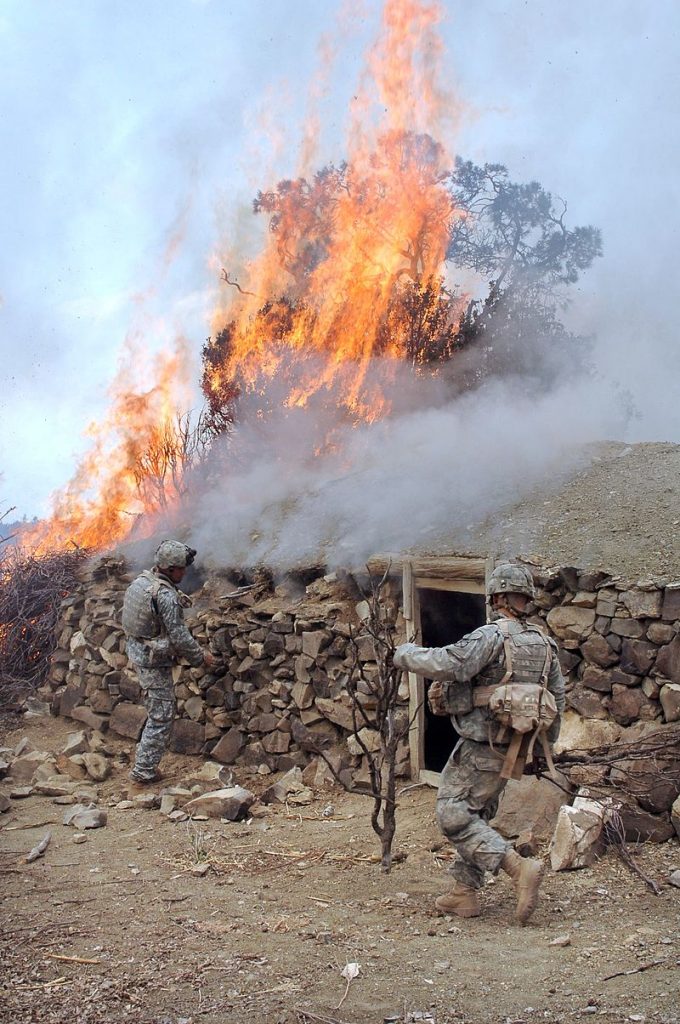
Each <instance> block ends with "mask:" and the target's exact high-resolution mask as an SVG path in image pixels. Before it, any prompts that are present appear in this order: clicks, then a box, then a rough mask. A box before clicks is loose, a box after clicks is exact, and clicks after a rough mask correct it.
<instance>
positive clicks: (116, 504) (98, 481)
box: [23, 0, 462, 551]
mask: <svg viewBox="0 0 680 1024" xmlns="http://www.w3.org/2000/svg"><path fill="white" fill-rule="evenodd" d="M440 14H441V5H440V3H439V2H426V0H385V4H384V11H383V22H382V33H381V37H380V39H379V41H378V43H377V44H376V45H375V46H374V47H373V49H372V50H371V52H370V54H369V56H368V62H367V71H366V74H365V76H364V83H363V85H362V87H361V89H360V90H359V91H358V93H357V95H356V96H355V97H354V99H353V102H352V108H351V118H350V122H351V127H350V137H349V142H348V144H347V154H348V155H347V162H346V163H344V164H341V165H340V166H338V167H333V166H331V167H329V168H326V169H324V171H323V172H319V173H317V174H316V175H314V176H313V177H312V178H311V179H309V180H308V179H307V178H303V177H300V178H298V179H297V180H295V181H291V182H287V183H282V184H281V185H279V187H278V189H277V190H276V191H274V192H269V193H265V194H260V196H259V197H258V201H257V203H258V206H259V209H260V210H261V211H262V212H264V213H265V214H266V215H268V216H269V218H270V232H269V234H268V237H267V241H266V244H265V246H264V250H263V252H262V254H261V256H260V257H259V258H258V259H256V260H255V261H254V262H253V263H252V264H251V265H250V266H249V267H248V268H247V269H248V284H247V285H246V286H245V287H244V288H243V289H241V288H240V286H239V288H238V294H236V292H235V291H234V290H232V289H231V288H230V290H229V292H228V293H227V292H226V290H225V291H224V297H225V300H226V298H227V295H228V301H226V302H225V304H224V306H222V307H220V308H219V309H218V310H216V312H215V314H214V317H213V329H214V332H216V333H219V332H221V331H223V329H224V328H225V327H226V328H227V331H228V335H229V336H228V345H226V347H225V348H224V352H223V353H221V352H220V353H218V355H219V358H214V359H212V361H207V362H206V373H205V377H204V381H203V386H204V391H205V392H206V393H207V394H208V395H209V396H210V394H213V395H216V396H228V397H232V398H233V397H234V396H237V395H239V394H244V393H248V392H250V393H252V394H253V395H255V396H263V399H264V403H263V407H264V406H266V405H270V406H271V405H272V404H277V405H281V404H283V407H284V408H286V407H287V408H291V407H295V406H304V405H306V404H307V403H309V401H310V400H311V399H312V397H313V396H320V397H321V398H324V399H329V398H330V399H331V400H332V401H334V402H335V403H336V404H337V406H338V407H339V408H340V409H341V410H342V411H343V412H344V413H345V415H346V416H347V418H348V419H349V420H350V421H357V420H363V421H370V420H373V419H376V418H377V417H380V416H384V415H385V414H386V413H387V412H388V411H389V408H390V400H389V397H388V392H389V388H386V387H385V385H386V384H388V383H389V382H390V381H391V380H392V379H393V378H394V374H395V371H396V367H397V365H399V364H401V363H403V362H405V361H409V362H410V363H411V364H412V365H413V366H414V367H416V368H418V367H419V366H420V365H422V363H423V362H424V358H423V355H422V347H419V346H421V341H420V340H419V335H420V334H422V333H423V332H424V333H427V329H428V323H430V322H432V321H434V319H435V318H436V317H437V316H439V317H440V318H441V315H442V314H441V308H442V303H441V296H442V294H444V293H443V291H442V288H443V277H444V269H443V268H444V261H445V255H446V249H447V244H448V241H449V238H450V236H451V230H452V227H453V225H454V223H455V221H456V219H457V218H458V217H460V216H461V213H460V211H459V210H457V209H456V207H455V204H454V202H453V199H452V196H451V194H450V191H449V190H448V189H447V185H446V173H447V171H448V170H449V169H450V168H451V166H452V160H451V158H450V155H449V154H448V153H447V152H446V150H445V149H444V147H443V146H442V145H441V144H440V143H439V142H435V137H438V136H439V134H440V131H439V129H440V127H441V123H442V119H443V118H444V116H450V114H451V110H452V109H453V110H454V113H455V109H454V108H453V107H452V105H451V104H450V101H449V100H448V99H447V98H445V97H443V95H442V93H441V91H440V89H439V88H438V85H437V80H438V70H439V58H440V56H441V47H440V43H439V39H438V36H437V24H438V22H439V20H440ZM447 105H448V107H449V109H447ZM316 125H317V122H316V120H314V119H312V120H310V122H309V125H308V129H307V131H306V133H305V137H304V139H303V143H302V147H301V157H300V159H301V170H304V171H305V172H306V171H307V164H308V162H309V161H310V159H311V158H312V154H313V153H314V152H316V139H315V135H316V132H317V130H318V129H317V127H316ZM178 232H179V233H178V234H177V236H173V238H172V240H171V244H170V245H169V246H168V254H167V259H168V261H169V259H171V258H172V254H173V252H174V251H175V249H176V246H177V244H178V242H179V240H180V236H181V224H180V226H179V229H178ZM228 283H229V284H233V282H232V281H231V280H230V281H229V282H228ZM409 289H410V291H409ZM447 295H448V293H447ZM405 296H406V297H407V298H408V297H409V296H410V298H411V299H412V300H413V301H412V302H411V308H410V312H408V311H405V310H406V303H405V301H402V300H404V297H405ZM460 308H462V305H461V306H460V307H458V306H457V305H456V303H455V301H454V300H453V299H451V297H450V296H448V304H446V312H445V314H444V315H445V316H448V317H449V319H450V321H451V323H453V324H455V323H456V322H457V315H458V312H459V309H460ZM135 358H136V357H135V354H134V352H131V354H130V358H129V360H128V365H129V366H133V365H134V363H135ZM186 366H188V360H185V359H184V356H183V352H182V349H181V347H180V348H178V350H177V351H176V352H175V353H173V354H170V355H164V356H161V357H159V358H158V361H157V365H156V367H155V371H154V378H153V379H155V381H156V383H155V384H154V385H153V386H152V387H150V388H148V389H146V390H141V389H140V388H139V387H135V386H134V385H133V383H132V382H131V379H130V372H129V370H128V371H121V372H120V373H119V375H118V378H117V380H116V382H115V384H114V387H113V389H112V398H113V401H112V407H111V410H110V412H109V414H108V415H107V416H106V418H105V419H104V420H103V422H101V423H98V424H96V425H94V426H93V427H92V428H91V429H90V436H91V438H92V446H91V449H90V451H89V452H88V454H87V455H86V456H84V457H83V459H82V460H81V462H80V464H79V466H78V468H77V472H76V474H75V476H74V477H73V479H72V480H71V482H70V483H69V484H68V485H67V486H66V487H65V488H64V489H63V490H62V491H60V492H59V493H58V494H57V495H56V496H55V498H54V505H53V508H54V511H53V515H52V517H51V519H50V521H49V522H48V523H46V524H41V526H40V527H39V528H37V529H36V531H33V533H32V535H30V534H29V535H28V536H26V535H25V536H24V538H23V540H24V542H26V543H27V544H28V545H29V546H32V547H33V548H34V550H35V549H37V550H38V551H47V550H50V549H53V548H55V547H62V546H64V545H66V544H68V543H75V544H77V545H79V546H81V547H84V548H88V549H89V548H93V549H101V548H105V547H107V546H110V545H112V544H115V543H117V542H119V541H121V540H122V539H124V538H125V537H127V536H129V534H130V533H131V531H132V529H133V528H135V526H136V524H138V523H139V520H140V517H142V516H144V515H148V514H149V513H152V512H155V511H158V508H159V506H163V505H167V504H172V503H173V502H176V501H177V500H178V499H179V498H180V497H181V488H180V487H178V486H177V481H176V478H175V476H174V475H173V474H172V473H170V474H169V475H168V476H167V477H166V476H165V468H167V466H166V465H165V463H164V462H163V458H164V456H163V452H164V451H165V455H166V456H167V450H166V449H167V446H168V444H170V445H171V444H172V421H173V419H174V417H175V415H176V413H175V410H176V409H178V408H182V407H185V406H182V405H181V404H180V397H179V391H180V390H181V387H182V384H183V381H182V375H183V373H184V369H185V367H186ZM369 371H370V372H369ZM282 388H283V392H282V393H281V389H282ZM216 404H217V405H219V403H216ZM322 448H323V445H321V446H320V450H321V449H322ZM154 452H155V453H156V454H157V456H158V457H157V458H156V457H155V456H154V454H153V453H154ZM150 453H151V454H150ZM175 454H177V453H175ZM164 467H165V468H164ZM159 478H160V479H159Z"/></svg>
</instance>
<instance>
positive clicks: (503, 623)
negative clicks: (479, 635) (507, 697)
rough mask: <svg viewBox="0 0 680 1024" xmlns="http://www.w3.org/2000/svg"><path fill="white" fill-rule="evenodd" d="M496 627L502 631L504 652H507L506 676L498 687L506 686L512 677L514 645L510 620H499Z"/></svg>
mask: <svg viewBox="0 0 680 1024" xmlns="http://www.w3.org/2000/svg"><path fill="white" fill-rule="evenodd" d="M496 625H497V626H498V628H499V630H500V634H501V637H502V639H503V650H504V652H505V674H504V676H503V678H502V679H501V680H500V682H499V683H497V684H496V685H497V686H505V684H506V683H507V682H508V680H509V679H510V678H511V677H512V644H511V643H510V627H509V620H508V619H498V621H497V622H496Z"/></svg>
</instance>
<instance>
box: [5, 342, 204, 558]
mask: <svg viewBox="0 0 680 1024" xmlns="http://www.w3.org/2000/svg"><path fill="white" fill-rule="evenodd" d="M141 358H142V353H141V352H140V346H139V344H138V343H137V342H136V341H135V340H133V339H128V356H127V361H126V366H125V368H123V369H121V370H120V371H119V373H118V375H117V377H116V380H115V381H114V383H113V385H112V387H111V388H110V393H111V396H112V404H111V408H110V410H109V412H108V414H107V416H106V418H105V419H104V420H102V421H101V422H99V423H95V424H92V425H91V426H90V427H89V428H88V434H89V436H90V438H91V442H92V443H91V447H90V449H89V451H88V452H87V453H86V454H85V455H84V456H83V457H82V459H81V460H80V462H79V464H78V467H77V469H76V472H75V474H74V476H73V478H72V479H71V481H70V482H69V483H68V484H67V485H66V487H64V488H63V489H62V490H61V491H58V492H57V493H56V494H55V495H53V496H52V515H51V517H50V518H49V519H48V520H46V521H44V522H41V523H39V524H37V525H36V527H35V528H33V529H31V530H30V531H26V532H25V533H23V534H22V538H21V543H22V545H23V546H25V547H27V548H29V549H30V550H32V551H33V552H34V553H35V554H38V555H39V554H44V553H46V552H48V551H51V550H54V549H58V548H64V547H66V546H68V545H76V546H78V547H81V548H86V549H93V550H101V549H103V548H106V547H110V546H112V545H114V544H116V543H117V542H119V541H120V540H122V539H124V538H125V537H127V536H128V535H129V534H130V533H131V531H132V530H133V528H134V527H135V525H136V524H138V523H141V522H142V520H143V516H144V514H145V513H147V514H148V513H154V512H157V511H158V504H159V503H158V500H157V496H156V500H154V495H153V494H152V492H151V490H150V488H149V486H148V484H149V481H148V480H147V487H146V488H144V486H142V487H140V479H139V473H140V467H141V466H143V459H144V457H145V456H147V455H148V453H149V452H153V451H157V450H158V449H159V448H161V447H162V443H163V438H164V435H165V434H166V433H167V430H168V426H169V425H170V424H171V423H172V421H173V418H174V416H175V409H176V408H177V407H178V396H179V395H181V399H182V400H183V399H184V397H185V394H183V393H182V392H181V386H182V383H183V377H184V367H185V366H186V363H187V360H186V356H185V353H184V345H183V343H182V342H181V341H178V342H177V345H176V351H175V352H174V353H172V354H161V355H159V356H158V357H157V358H156V360H155V366H154V370H153V377H154V378H155V380H156V383H155V384H154V385H153V387H151V388H150V389H149V390H148V391H139V390H134V389H133V388H132V387H131V381H130V376H131V369H130V368H131V367H133V366H135V365H136V364H137V363H138V362H139V360H140V359H141ZM162 469H163V467H162V466H159V467H157V472H161V471H162ZM166 475H167V474H166ZM162 483H163V492H164V496H165V501H166V503H172V502H173V501H175V500H176V499H177V497H178V494H177V488H176V485H175V482H174V480H173V479H172V476H171V475H170V476H167V478H166V479H165V480H163V481H162Z"/></svg>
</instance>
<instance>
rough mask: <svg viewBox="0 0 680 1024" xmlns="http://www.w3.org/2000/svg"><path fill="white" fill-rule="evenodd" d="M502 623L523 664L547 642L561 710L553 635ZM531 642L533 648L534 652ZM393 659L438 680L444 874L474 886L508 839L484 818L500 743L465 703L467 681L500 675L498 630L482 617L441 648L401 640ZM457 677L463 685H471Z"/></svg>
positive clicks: (484, 714)
mask: <svg viewBox="0 0 680 1024" xmlns="http://www.w3.org/2000/svg"><path fill="white" fill-rule="evenodd" d="M506 622H509V623H510V625H509V626H508V627H507V628H508V629H509V631H510V632H511V633H512V634H513V635H515V636H520V635H522V636H523V637H524V639H525V640H526V641H527V642H528V644H529V648H528V656H527V664H528V665H529V666H530V665H531V664H532V663H533V662H535V664H536V667H537V668H539V665H540V668H542V666H543V665H544V664H545V651H546V648H545V644H546V642H547V643H548V644H550V649H551V657H550V668H549V674H548V681H547V686H548V689H549V690H550V692H551V693H552V694H553V696H554V698H555V703H556V704H557V709H558V711H559V712H560V714H561V713H562V711H563V710H564V679H563V678H562V672H561V669H560V664H559V661H558V658H557V646H556V645H555V643H554V641H553V640H551V639H548V638H547V637H543V636H542V635H539V634H538V631H537V630H536V629H535V627H534V628H532V627H527V626H525V625H524V624H523V623H522V622H519V621H518V620H516V619H513V618H508V619H506ZM534 637H536V639H535V642H534ZM532 648H535V653H533V652H532ZM394 663H395V665H397V666H398V667H399V668H405V669H408V670H409V671H411V672H417V673H418V674H419V675H422V676H425V677H426V678H427V679H432V680H441V681H446V682H445V684H444V699H445V702H446V705H447V708H448V710H449V711H450V712H451V721H452V722H453V725H454V728H455V729H456V732H457V733H458V735H459V736H460V740H459V742H458V743H457V744H456V747H455V749H454V751H453V753H452V754H451V756H450V757H449V759H448V761H447V762H446V766H445V767H444V770H443V772H442V774H441V780H440V784H439V790H438V793H437V822H438V824H439V827H440V829H441V831H442V832H443V834H444V835H445V836H446V838H447V839H448V840H449V842H451V843H452V844H453V845H454V846H455V848H456V850H457V852H458V855H459V857H460V860H457V861H456V862H455V864H454V866H453V868H452V874H453V875H454V877H455V878H456V880H457V881H458V882H461V883H463V884H464V885H466V886H470V887H471V888H473V889H479V888H480V887H481V885H482V883H483V881H484V872H485V871H491V872H492V873H493V874H496V873H497V872H498V870H499V868H500V867H501V862H502V861H503V858H504V856H505V854H506V852H507V851H508V849H509V848H510V844H509V843H508V842H507V841H506V840H505V839H503V837H502V836H501V835H499V833H498V832H496V831H495V830H494V829H493V828H491V826H490V825H489V824H488V821H489V819H491V818H493V816H494V814H495V813H496V808H497V806H498V799H499V797H500V794H501V792H502V790H503V788H504V786H505V783H506V780H505V779H503V778H501V775H500V771H501V767H502V764H503V757H504V755H505V750H506V747H505V746H504V745H502V744H499V745H494V746H495V749H494V748H492V747H491V745H490V738H491V739H493V737H494V736H495V735H496V732H497V731H498V724H497V722H495V720H494V719H493V717H492V716H491V714H490V712H489V711H488V710H487V708H486V707H477V708H474V707H471V693H472V690H473V689H474V687H476V686H491V685H494V684H497V683H499V682H500V680H501V679H502V677H503V675H504V672H505V651H504V646H503V636H502V634H501V631H500V629H499V627H498V626H497V625H496V624H495V623H489V624H488V625H486V626H481V627H480V628H479V629H475V630H474V631H473V632H472V633H468V634H467V635H466V636H464V637H463V638H462V639H461V640H459V641H458V642H457V643H455V644H451V645H449V646H448V647H438V648H437V647H434V648H427V647H418V646H417V645H416V644H402V645H401V646H400V647H399V648H398V649H397V651H396V653H395V657H394ZM514 677H515V673H514V672H513V678H514ZM461 684H463V685H461ZM465 684H471V686H472V690H471V689H470V688H469V686H466V685H465ZM457 712H458V713H457ZM558 733H559V718H558V719H557V720H556V722H555V723H554V724H553V726H552V727H551V729H550V732H549V733H548V739H549V740H550V741H551V742H554V741H555V740H556V739H557V735H558Z"/></svg>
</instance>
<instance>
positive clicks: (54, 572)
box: [0, 546, 87, 706]
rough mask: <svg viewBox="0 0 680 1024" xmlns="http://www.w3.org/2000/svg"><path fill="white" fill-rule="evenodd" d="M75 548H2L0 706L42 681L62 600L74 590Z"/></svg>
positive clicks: (78, 557) (80, 555)
mask: <svg viewBox="0 0 680 1024" xmlns="http://www.w3.org/2000/svg"><path fill="white" fill-rule="evenodd" d="M86 557H87V555H86V552H84V551H81V550H80V549H77V548H76V549H73V550H70V551H60V552H56V553H55V552H53V553H50V554H46V555H33V554H30V553H28V552H25V551H22V550H21V548H15V547H9V546H8V547H6V548H5V549H4V551H3V552H2V561H1V562H0V705H9V706H13V705H17V704H20V703H21V702H22V701H23V700H25V699H26V698H27V697H29V696H30V695H31V694H33V693H35V691H36V690H37V689H38V688H39V687H40V686H42V685H43V683H45V682H46V680H47V676H48V673H49V668H50V658H51V656H52V654H53V652H54V651H55V649H56V647H57V642H58V632H57V623H58V621H59V616H60V612H61V605H62V601H63V600H64V599H65V598H66V597H68V595H69V594H71V593H72V592H73V590H74V589H75V588H76V587H77V586H79V580H78V571H79V569H80V567H81V566H82V565H83V563H84V561H85V559H86Z"/></svg>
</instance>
